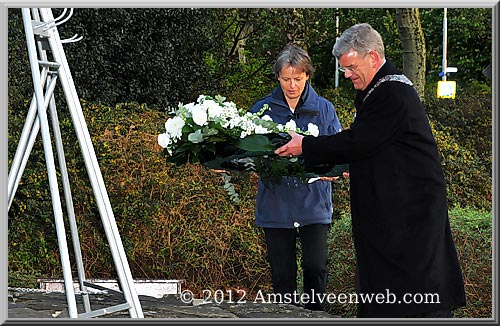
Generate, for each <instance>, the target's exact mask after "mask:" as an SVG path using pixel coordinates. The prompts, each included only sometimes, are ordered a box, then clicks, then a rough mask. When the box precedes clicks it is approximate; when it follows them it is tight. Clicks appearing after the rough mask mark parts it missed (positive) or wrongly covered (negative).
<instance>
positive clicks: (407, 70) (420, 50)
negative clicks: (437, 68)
mask: <svg viewBox="0 0 500 326" xmlns="http://www.w3.org/2000/svg"><path fill="white" fill-rule="evenodd" d="M396 20H397V23H398V29H399V37H400V39H401V44H402V46H403V73H404V74H405V75H406V76H407V77H408V78H409V79H410V80H411V81H412V82H413V84H414V86H415V89H416V90H417V93H418V95H419V96H420V98H421V99H422V100H423V99H424V91H425V59H426V56H425V39H424V32H423V31H422V25H421V24H420V14H419V11H418V8H398V9H396Z"/></svg>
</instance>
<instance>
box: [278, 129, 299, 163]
mask: <svg viewBox="0 0 500 326" xmlns="http://www.w3.org/2000/svg"><path fill="white" fill-rule="evenodd" d="M288 134H289V135H290V136H292V139H291V140H290V141H289V142H288V143H286V144H285V145H283V146H281V147H280V148H278V149H277V150H275V151H274V153H276V154H278V155H279V156H288V157H293V156H299V155H300V154H302V139H303V138H304V136H302V135H299V134H298V133H296V132H295V131H289V132H288Z"/></svg>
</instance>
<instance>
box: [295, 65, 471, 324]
mask: <svg viewBox="0 0 500 326" xmlns="http://www.w3.org/2000/svg"><path fill="white" fill-rule="evenodd" d="M387 75H397V76H396V78H395V79H398V78H397V77H402V78H403V79H404V78H405V77H404V76H402V75H400V73H399V72H398V71H397V70H396V68H395V66H394V64H392V63H391V62H390V61H387V62H386V63H385V64H384V65H383V66H382V67H381V69H380V70H379V71H378V72H377V74H376V75H375V78H374V79H373V81H372V82H371V83H370V85H369V86H368V87H367V88H366V90H365V91H358V93H357V95H356V99H355V107H356V117H355V119H354V121H353V123H352V124H351V126H350V129H346V130H344V131H342V132H340V133H338V134H336V135H332V136H319V137H305V138H304V139H303V141H302V150H303V155H304V159H305V162H306V163H307V164H317V163H334V164H341V163H349V170H350V195H351V215H352V233H353V239H354V247H355V251H356V261H357V266H356V267H357V268H356V270H357V273H356V283H357V284H356V285H357V287H356V290H357V293H358V296H357V300H358V303H359V306H358V308H359V309H358V316H359V317H407V316H411V315H414V314H419V313H425V312H429V311H433V310H438V309H441V308H444V307H446V306H451V307H457V306H462V305H464V304H465V291H464V284H463V277H462V272H461V268H460V265H459V261H458V258H457V254H456V250H455V245H454V242H453V239H452V234H451V232H450V226H449V220H448V206H447V200H446V183H445V179H444V174H443V170H442V167H441V163H440V158H439V154H438V150H437V146H436V141H435V139H434V137H433V134H432V131H431V128H430V125H429V121H428V118H427V115H426V113H425V110H424V107H423V105H422V103H421V101H420V99H419V97H418V95H417V93H416V91H415V89H414V88H413V86H412V85H411V82H410V84H407V83H404V82H401V81H399V80H389V81H386V82H382V83H379V84H377V82H378V81H379V80H380V79H381V78H382V77H384V76H387ZM384 79H385V78H384ZM408 82H409V81H408ZM374 86H375V87H374ZM377 294H379V297H378V298H379V299H378V302H375V297H372V299H373V303H371V304H369V303H366V302H365V303H363V301H366V300H367V299H366V298H367V297H366V296H371V295H377ZM362 295H363V296H364V298H365V299H363V297H362ZM383 297H384V298H385V299H383ZM393 301H394V302H393ZM410 301H412V303H410ZM415 301H417V302H415ZM382 302H383V303H382Z"/></svg>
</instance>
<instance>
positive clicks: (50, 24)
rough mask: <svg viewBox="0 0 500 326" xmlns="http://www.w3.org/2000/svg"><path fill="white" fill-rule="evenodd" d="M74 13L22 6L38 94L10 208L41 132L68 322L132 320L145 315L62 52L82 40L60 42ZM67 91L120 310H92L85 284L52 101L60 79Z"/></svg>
mask: <svg viewBox="0 0 500 326" xmlns="http://www.w3.org/2000/svg"><path fill="white" fill-rule="evenodd" d="M72 13H73V10H71V12H70V13H69V15H68V16H66V17H65V18H64V16H65V15H66V9H65V10H64V12H63V13H62V14H61V15H60V16H59V17H57V18H56V19H54V16H53V14H52V10H51V9H50V8H23V9H22V15H23V23H24V30H25V33H26V42H27V46H28V56H29V60H30V65H31V73H32V79H33V86H34V96H33V99H32V101H31V105H30V109H29V111H28V115H27V117H26V122H25V125H24V128H23V131H22V134H21V138H20V140H19V144H18V147H17V150H16V153H15V156H14V160H13V162H12V166H11V168H10V170H9V180H8V207H9V209H10V206H11V204H12V201H13V199H14V195H15V192H16V190H17V187H18V185H19V181H20V179H21V176H22V173H23V171H24V168H25V166H26V163H27V161H28V158H29V155H30V153H31V150H32V148H33V144H34V142H35V140H36V137H37V135H38V132H39V131H41V134H42V141H43V148H44V152H45V159H46V165H47V173H48V179H49V186H50V193H51V197H52V208H53V211H54V218H55V225H56V231H57V239H58V243H59V252H60V255H61V263H62V270H63V276H64V286H65V291H66V297H67V301H68V312H69V316H70V318H88V317H96V316H101V315H105V314H108V313H113V312H117V311H122V310H127V309H128V311H129V313H130V317H132V318H143V317H144V315H143V312H142V308H141V304H140V302H139V298H138V295H137V292H136V290H135V286H134V280H133V278H132V274H131V272H130V267H129V265H128V261H127V257H126V255H125V250H124V249H123V244H122V242H121V238H120V235H119V232H118V228H117V226H116V221H115V218H114V215H113V210H112V208H111V203H110V201H109V197H108V194H107V191H106V187H105V185H104V181H103V177H102V174H101V170H100V168H99V163H98V161H97V157H96V154H95V151H94V147H93V145H92V141H91V138H90V134H89V131H88V129H87V124H86V122H85V118H84V116H83V112H82V108H81V104H80V101H79V98H78V95H77V92H76V89H75V85H74V82H73V78H72V76H71V73H70V70H69V66H68V62H67V60H66V55H65V53H64V50H63V46H62V44H63V43H67V42H74V41H77V40H78V39H77V38H76V35H75V36H74V37H72V38H70V39H67V40H61V39H60V37H59V32H58V30H57V26H58V25H60V24H62V23H64V22H65V21H67V20H68V19H69V18H70V17H71V15H72ZM47 51H50V53H51V55H52V58H51V59H52V61H49V59H48V55H47ZM58 79H59V80H60V83H61V85H62V87H63V91H64V95H65V99H66V103H67V105H68V109H69V112H70V114H71V119H72V122H73V126H74V128H75V131H76V135H77V138H78V142H79V145H80V148H81V150H82V154H83V158H84V161H85V166H86V168H87V173H88V175H89V179H90V182H91V185H92V189H93V192H94V196H95V198H96V202H97V206H98V209H99V213H100V215H101V220H102V224H103V227H104V231H105V233H106V237H107V240H108V243H109V247H110V250H111V254H112V256H113V261H114V264H115V268H116V271H117V274H118V281H119V283H120V288H121V290H122V292H123V296H124V299H125V303H123V304H119V305H116V306H112V307H108V308H104V309H99V310H94V311H93V310H92V309H91V307H90V301H89V297H88V292H87V286H88V287H94V288H99V287H98V286H97V285H93V284H91V283H90V282H87V281H86V279H85V272H84V266H83V261H82V254H81V247H80V242H79V238H78V230H77V224H76V219H75V213H74V208H73V200H72V195H71V189H70V184H69V178H68V172H67V167H66V161H65V157H64V150H63V143H62V137H61V131H60V128H59V120H58V117H57V111H56V105H55V100H54V95H53V93H54V89H55V87H56V82H57V80H58ZM47 108H49V109H50V111H49V112H50V118H51V124H52V132H53V135H54V140H55V145H56V150H57V157H58V161H59V168H60V173H61V178H62V185H63V190H64V196H65V203H66V209H67V213H68V220H69V224H70V229H71V237H72V241H73V247H74V251H75V260H76V265H77V269H78V278H79V285H80V289H81V293H82V296H83V303H84V307H85V313H78V310H77V305H76V298H75V291H74V288H73V276H72V273H71V265H70V255H69V251H68V245H67V242H66V231H65V227H64V219H63V212H62V205H61V198H60V194H59V188H58V182H57V175H56V166H55V161H54V154H53V149H52V142H51V134H50V130H49V122H48V115H47Z"/></svg>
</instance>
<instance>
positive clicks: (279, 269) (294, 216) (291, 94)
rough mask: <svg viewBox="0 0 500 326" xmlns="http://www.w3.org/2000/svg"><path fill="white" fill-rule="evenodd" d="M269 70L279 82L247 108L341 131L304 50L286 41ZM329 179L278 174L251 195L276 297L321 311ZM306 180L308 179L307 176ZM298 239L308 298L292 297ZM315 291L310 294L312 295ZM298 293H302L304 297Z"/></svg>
mask: <svg viewBox="0 0 500 326" xmlns="http://www.w3.org/2000/svg"><path fill="white" fill-rule="evenodd" d="M273 70H274V73H275V76H276V78H277V80H278V81H279V85H278V86H277V87H276V88H275V89H274V90H273V91H272V92H271V94H269V95H268V96H266V97H264V98H263V99H261V100H259V101H257V102H256V103H255V104H254V105H253V106H252V108H251V111H252V112H258V111H260V110H261V109H262V107H263V105H264V104H268V105H269V109H268V110H267V111H266V112H265V113H264V114H266V115H268V116H270V117H271V118H272V119H273V121H274V122H277V123H280V124H283V125H284V124H285V123H287V122H288V121H290V120H294V121H295V123H296V125H297V127H298V128H300V129H301V130H304V131H305V130H307V129H308V124H309V123H313V124H315V125H316V126H317V127H318V129H319V134H320V135H332V134H335V133H337V132H339V131H341V125H340V122H339V119H338V116H337V113H336V111H335V109H334V107H333V104H332V103H331V102H329V101H328V100H326V99H325V98H323V97H321V96H319V95H318V94H317V93H316V92H315V91H314V89H313V88H312V86H311V85H310V84H309V79H310V78H311V77H312V75H313V73H314V68H313V66H312V64H311V59H310V57H309V55H308V54H307V52H306V51H304V50H303V49H301V48H299V47H297V46H295V45H287V46H286V47H285V48H284V49H283V51H282V52H281V53H280V54H279V56H278V58H277V60H276V62H275V64H274V66H273ZM331 180H332V178H321V179H320V180H317V181H314V182H312V183H307V182H303V181H301V180H299V179H297V178H293V177H286V176H283V177H282V182H281V183H280V184H275V185H273V186H272V187H266V186H265V185H264V184H263V183H262V181H259V185H258V194H257V200H256V214H255V216H256V224H257V225H258V226H260V227H262V228H263V230H264V234H265V240H266V246H267V251H268V260H269V263H270V265H271V273H272V281H273V288H274V293H275V294H280V296H277V297H281V298H282V302H286V301H288V302H290V299H289V298H291V299H292V300H293V301H292V303H295V304H304V306H305V308H307V309H311V310H323V304H322V303H321V302H320V299H319V297H318V296H317V295H318V294H320V295H321V294H323V293H325V291H326V275H327V260H328V259H327V246H326V243H327V235H328V230H329V226H330V223H331V220H332V213H333V207H332V186H331ZM311 181H312V180H311ZM297 238H299V239H300V241H301V248H302V268H303V277H304V279H303V284H304V289H303V292H304V293H307V294H309V300H304V301H305V302H295V300H294V298H297V297H298V296H297V295H295V296H294V293H296V292H297V258H296V239H297ZM315 295H316V296H315ZM304 298H306V297H305V296H304Z"/></svg>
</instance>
